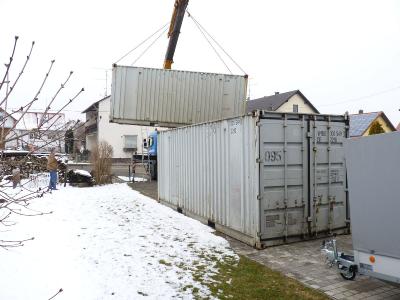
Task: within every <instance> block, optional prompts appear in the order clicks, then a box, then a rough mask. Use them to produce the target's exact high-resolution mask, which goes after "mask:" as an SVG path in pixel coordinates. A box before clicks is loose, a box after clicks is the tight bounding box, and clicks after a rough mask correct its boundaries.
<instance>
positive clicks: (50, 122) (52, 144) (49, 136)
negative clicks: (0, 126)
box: [5, 112, 67, 153]
mask: <svg viewBox="0 0 400 300" xmlns="http://www.w3.org/2000/svg"><path fill="white" fill-rule="evenodd" d="M9 115H10V116H12V117H13V118H14V119H15V120H16V124H15V126H14V128H12V129H10V130H9V132H8V135H7V137H6V140H9V141H8V142H6V145H5V146H6V148H10V149H22V150H29V151H50V150H51V149H55V150H56V151H57V152H60V153H63V152H64V150H65V131H66V126H67V123H66V121H65V115H64V114H63V113H52V112H47V113H43V112H26V113H22V112H11V113H9Z"/></svg>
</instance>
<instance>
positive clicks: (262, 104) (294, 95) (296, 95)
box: [247, 90, 319, 114]
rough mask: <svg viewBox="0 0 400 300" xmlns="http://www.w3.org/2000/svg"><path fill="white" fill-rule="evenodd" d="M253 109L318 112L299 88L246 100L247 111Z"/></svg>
mask: <svg viewBox="0 0 400 300" xmlns="http://www.w3.org/2000/svg"><path fill="white" fill-rule="evenodd" d="M254 110H267V111H277V112H295V113H305V114H319V111H318V110H317V109H316V108H315V106H314V105H313V104H312V103H311V102H310V101H309V100H308V99H307V98H306V97H305V96H304V95H303V93H302V92H300V91H299V90H294V91H290V92H286V93H279V92H276V93H275V94H274V95H271V96H265V97H262V98H258V99H253V100H249V101H247V112H252V111H254Z"/></svg>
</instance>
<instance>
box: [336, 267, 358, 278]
mask: <svg viewBox="0 0 400 300" xmlns="http://www.w3.org/2000/svg"><path fill="white" fill-rule="evenodd" d="M340 275H341V276H342V277H343V278H344V279H346V280H353V279H354V278H356V271H355V270H349V269H348V270H346V271H345V272H340Z"/></svg>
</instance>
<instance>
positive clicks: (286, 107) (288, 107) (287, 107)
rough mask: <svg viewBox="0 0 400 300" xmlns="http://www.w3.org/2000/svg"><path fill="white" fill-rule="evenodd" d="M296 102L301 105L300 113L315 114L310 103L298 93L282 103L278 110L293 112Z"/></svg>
mask: <svg viewBox="0 0 400 300" xmlns="http://www.w3.org/2000/svg"><path fill="white" fill-rule="evenodd" d="M294 104H296V105H298V106H299V113H303V114H315V113H316V112H315V111H314V110H313V109H312V107H311V106H310V105H308V103H307V102H306V101H304V99H303V98H302V97H301V96H300V95H298V94H296V95H294V96H292V97H291V98H290V99H289V101H288V102H286V103H284V104H282V106H281V107H279V108H278V109H277V110H276V111H278V112H293V105H294Z"/></svg>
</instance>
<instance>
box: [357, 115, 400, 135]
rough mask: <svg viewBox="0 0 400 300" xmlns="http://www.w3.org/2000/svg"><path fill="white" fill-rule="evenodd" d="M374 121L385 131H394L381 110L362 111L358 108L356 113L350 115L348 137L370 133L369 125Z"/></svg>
mask: <svg viewBox="0 0 400 300" xmlns="http://www.w3.org/2000/svg"><path fill="white" fill-rule="evenodd" d="M375 122H377V123H379V124H380V126H381V127H382V129H383V131H384V132H385V133H386V132H393V131H396V128H395V127H394V125H393V124H392V122H390V120H389V119H388V117H387V116H386V115H385V113H384V112H383V111H377V112H370V113H364V112H363V111H361V110H360V111H359V113H358V114H353V115H350V137H360V136H367V135H370V129H371V126H372V124H374V123H375Z"/></svg>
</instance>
